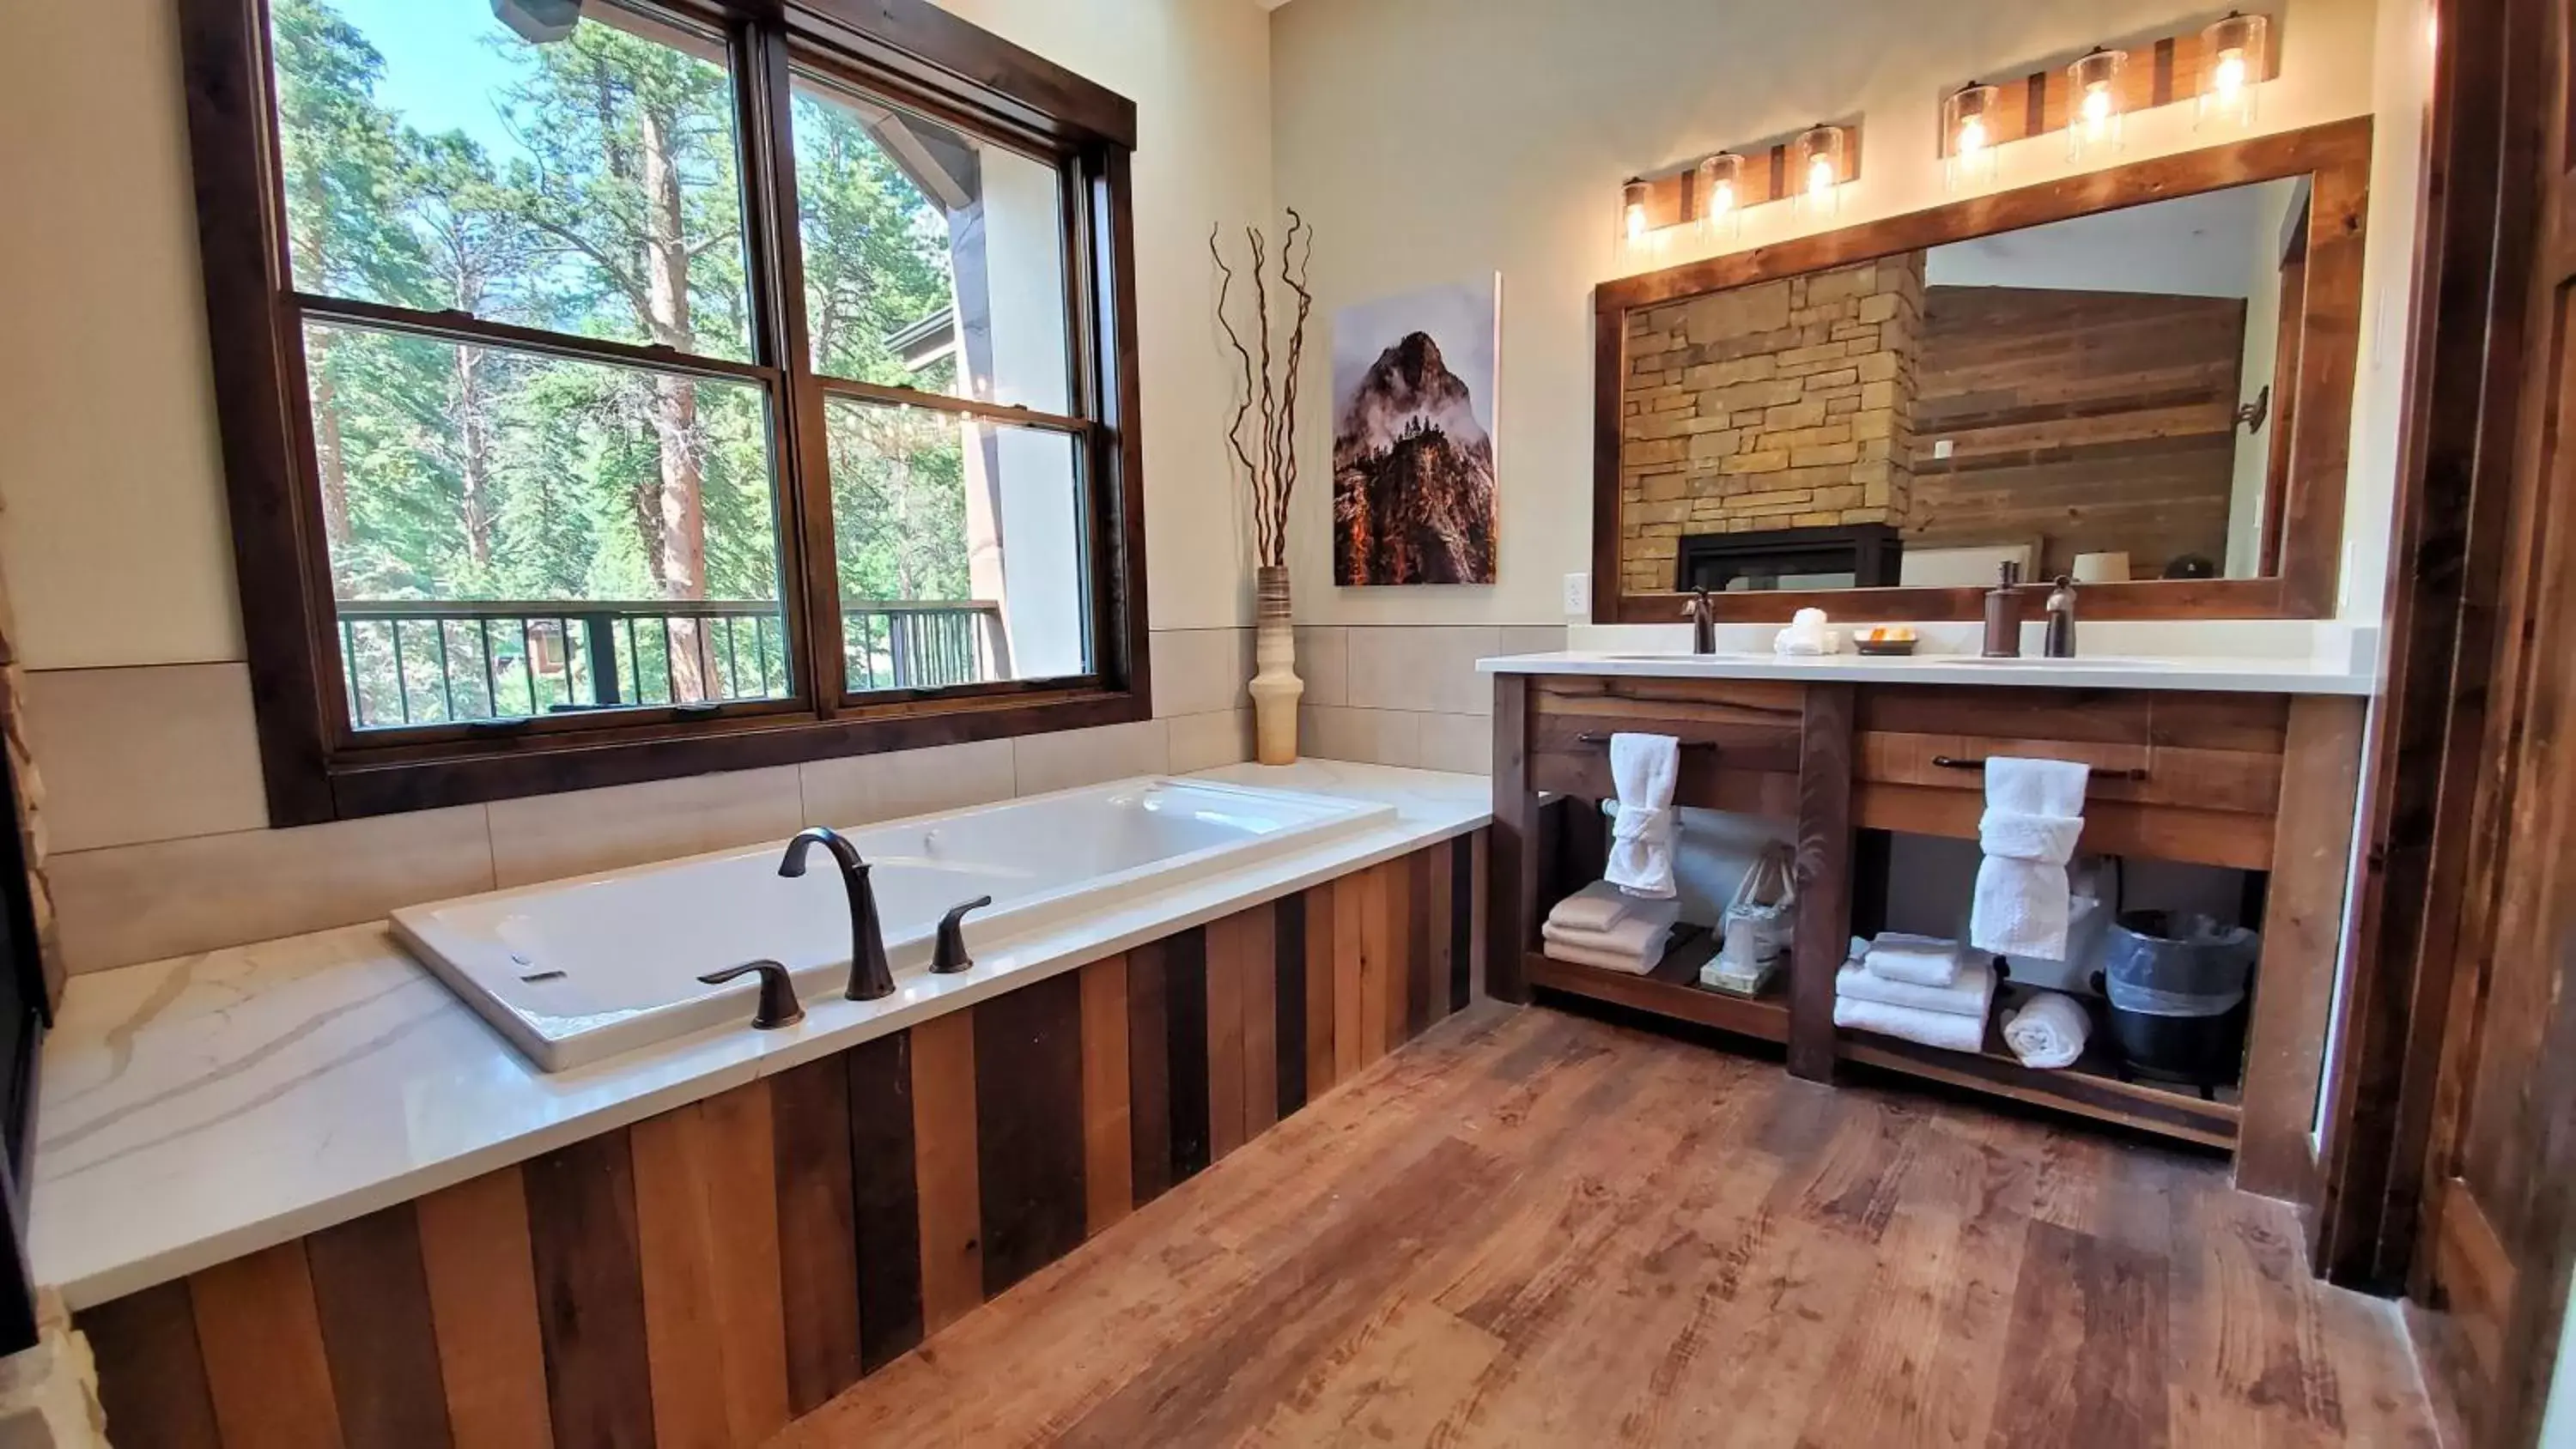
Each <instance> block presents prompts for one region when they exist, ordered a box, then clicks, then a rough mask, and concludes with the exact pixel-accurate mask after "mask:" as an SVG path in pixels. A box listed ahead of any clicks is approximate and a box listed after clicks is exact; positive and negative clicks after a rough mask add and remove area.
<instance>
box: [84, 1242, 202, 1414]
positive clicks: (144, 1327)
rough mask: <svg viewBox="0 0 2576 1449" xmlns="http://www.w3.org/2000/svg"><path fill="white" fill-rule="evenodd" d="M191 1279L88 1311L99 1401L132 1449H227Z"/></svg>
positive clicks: (86, 1330) (87, 1330) (86, 1329)
mask: <svg viewBox="0 0 2576 1449" xmlns="http://www.w3.org/2000/svg"><path fill="white" fill-rule="evenodd" d="M188 1299H189V1294H188V1284H187V1282H186V1280H184V1279H183V1280H181V1281H178V1282H175V1283H163V1284H160V1285H159V1286H157V1287H152V1288H146V1289H144V1290H143V1291H142V1292H140V1293H129V1294H127V1295H126V1296H125V1297H123V1298H119V1299H116V1300H115V1301H114V1302H110V1303H102V1304H100V1305H98V1306H97V1307H95V1308H84V1309H82V1310H81V1311H80V1316H79V1318H78V1319H77V1320H76V1323H77V1326H78V1327H79V1329H80V1331H81V1332H82V1333H84V1334H86V1335H88V1337H89V1343H90V1351H91V1353H92V1354H94V1355H95V1356H96V1358H97V1360H98V1365H99V1370H100V1372H99V1376H98V1402H99V1406H100V1407H101V1408H102V1409H104V1410H106V1411H107V1422H108V1425H109V1428H110V1429H111V1431H112V1432H114V1434H115V1435H116V1439H117V1442H118V1443H119V1444H122V1445H125V1446H127V1449H222V1445H223V1435H222V1434H221V1433H220V1432H219V1431H218V1430H217V1429H216V1427H215V1404H214V1398H213V1396H212V1394H210V1393H209V1392H208V1390H207V1387H206V1361H205V1356H204V1354H203V1353H201V1352H200V1351H199V1349H198V1347H197V1317H196V1310H195V1309H194V1308H193V1307H192V1306H191V1305H190V1303H189V1301H188Z"/></svg>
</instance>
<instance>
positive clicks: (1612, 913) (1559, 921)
mask: <svg viewBox="0 0 2576 1449" xmlns="http://www.w3.org/2000/svg"><path fill="white" fill-rule="evenodd" d="M1679 909H1681V903H1680V902H1679V901H1669V900H1668V901H1641V900H1639V899H1637V898H1636V897H1635V896H1632V895H1630V894H1628V893H1627V892H1625V891H1623V890H1621V889H1619V888H1618V887H1617V886H1614V885H1612V884H1611V883H1610V882H1608V881H1606V880H1596V881H1594V882H1593V883H1592V884H1590V885H1587V886H1585V887H1584V888H1583V889H1581V890H1579V891H1576V892H1575V893H1574V894H1572V895H1570V896H1567V897H1566V898H1565V899H1564V900H1561V901H1558V902H1557V903H1556V909H1554V910H1552V911H1549V912H1548V913H1547V919H1548V924H1550V925H1553V926H1560V927H1562V928H1564V929H1566V930H1569V931H1607V930H1611V929H1613V928H1615V927H1616V926H1617V925H1618V924H1619V923H1620V922H1621V921H1624V920H1627V919H1628V918H1629V917H1631V916H1639V915H1644V916H1648V917H1650V918H1651V917H1652V916H1653V915H1654V914H1655V913H1657V912H1661V913H1662V918H1663V919H1664V920H1666V921H1670V920H1671V919H1672V918H1673V912H1674V911H1677V910H1679Z"/></svg>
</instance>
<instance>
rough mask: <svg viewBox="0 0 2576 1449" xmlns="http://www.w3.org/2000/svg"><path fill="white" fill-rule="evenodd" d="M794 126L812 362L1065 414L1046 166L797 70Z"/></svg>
mask: <svg viewBox="0 0 2576 1449" xmlns="http://www.w3.org/2000/svg"><path fill="white" fill-rule="evenodd" d="M791 126H792V128H793V129H794V131H795V133H796V197H797V206H798V208H799V211H800V212H801V214H802V218H803V230H804V242H805V321H806V326H807V327H808V329H809V330H810V331H811V333H812V336H813V344H814V367H815V370H816V371H818V372H823V373H827V374H829V375H831V376H834V377H846V378H851V379H854V380H856V381H859V382H874V383H883V384H886V385H889V386H897V387H915V388H920V389H922V390H924V391H928V392H937V393H941V394H943V395H946V396H949V397H975V398H981V399H983V400H985V401H987V402H998V403H1002V404H1004V405H1006V406H1018V407H1029V408H1035V409H1037V410H1038V411H1040V412H1049V413H1066V412H1070V411H1071V408H1070V406H1069V405H1068V399H1069V398H1070V396H1071V393H1070V389H1069V387H1068V384H1067V381H1066V378H1067V357H1068V353H1067V349H1066V339H1065V285H1064V198H1063V196H1062V195H1061V194H1060V190H1059V185H1060V178H1059V177H1058V176H1057V174H1056V170H1055V168H1054V167H1053V166H1051V165H1049V164H1047V163H1046V162H1043V161H1035V160H1031V159H1030V158H1029V157H1026V156H1023V155H1021V154H1020V153H1018V152H1016V151H1010V150H1005V149H1003V148H1002V147H999V146H995V145H992V144H990V143H988V142H985V141H982V140H978V139H977V138H975V137H973V136H970V135H967V134H965V133H964V132H961V131H957V130H954V129H952V128H950V127H948V126H944V125H941V124H940V123H938V122H937V121H932V120H926V119H924V118H922V117H920V116H916V115H913V114H910V113H909V112H905V111H901V110H897V109H895V108H894V107H892V106H887V105H881V104H879V103H877V102H874V101H871V100H867V99H865V98H864V97H861V96H858V95H855V94H853V93H851V92H849V91H846V90H842V89H839V88H837V87H831V86H827V85H826V84H825V83H823V82H820V81H816V80H812V79H809V78H807V77H804V76H799V77H798V78H797V81H796V99H795V114H794V116H793V119H792V121H791Z"/></svg>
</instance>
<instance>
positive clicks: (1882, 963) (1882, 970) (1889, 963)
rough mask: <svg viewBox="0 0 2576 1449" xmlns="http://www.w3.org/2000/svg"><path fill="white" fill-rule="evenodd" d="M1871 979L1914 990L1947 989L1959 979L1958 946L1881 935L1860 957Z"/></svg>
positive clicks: (1895, 933)
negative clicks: (1880, 978)
mask: <svg viewBox="0 0 2576 1449" xmlns="http://www.w3.org/2000/svg"><path fill="white" fill-rule="evenodd" d="M1861 964H1862V965H1863V966H1866V967H1868V968H1869V970H1870V972H1871V973H1872V974H1873V975H1878V976H1884V977H1886V978H1887V979H1888V980H1890V981H1904V982H1908V983H1911V984H1913V985H1916V986H1950V985H1954V984H1956V983H1957V981H1958V979H1959V943H1958V942H1956V941H1952V940H1947V939H1945V938H1943V937H1940V936H1909V935H1907V934H1905V933H1904V932H1901V931H1881V932H1879V933H1878V935H1877V936H1875V937H1873V938H1872V939H1871V940H1870V942H1869V945H1868V948H1867V950H1866V951H1865V953H1864V954H1863V955H1862V957H1861Z"/></svg>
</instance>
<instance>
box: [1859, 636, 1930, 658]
mask: <svg viewBox="0 0 2576 1449" xmlns="http://www.w3.org/2000/svg"><path fill="white" fill-rule="evenodd" d="M1914 644H1915V641H1914V640H1912V639H1855V640H1853V641H1852V648H1854V649H1857V650H1859V651H1860V652H1861V653H1863V654H1875V655H1879V656H1881V657H1902V656H1904V655H1909V654H1912V653H1913V652H1914Z"/></svg>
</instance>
